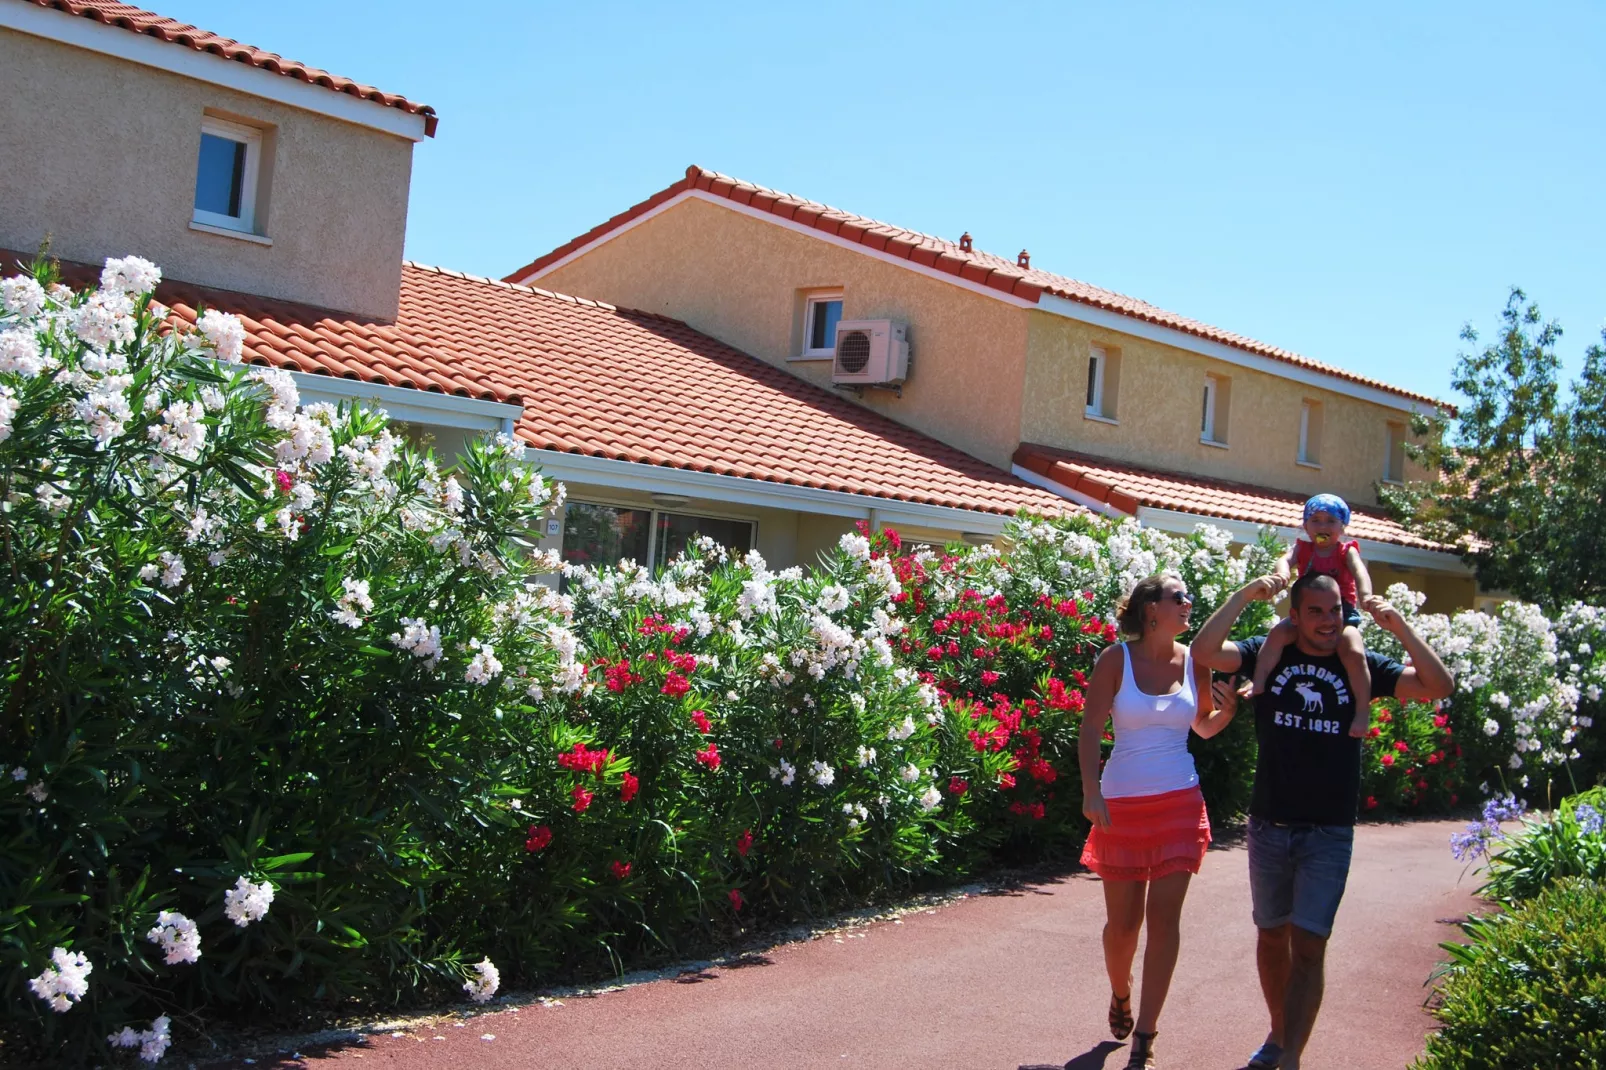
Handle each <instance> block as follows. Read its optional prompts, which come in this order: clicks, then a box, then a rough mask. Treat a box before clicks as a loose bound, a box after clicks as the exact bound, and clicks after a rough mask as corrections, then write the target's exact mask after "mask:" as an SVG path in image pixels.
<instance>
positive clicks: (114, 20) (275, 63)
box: [23, 0, 438, 137]
mask: <svg viewBox="0 0 1606 1070" xmlns="http://www.w3.org/2000/svg"><path fill="white" fill-rule="evenodd" d="M23 2H24V3H30V4H34V5H35V6H37V7H45V8H54V9H55V10H57V11H64V12H66V13H67V14H69V15H80V16H82V17H84V18H86V19H94V20H95V21H96V22H103V23H105V24H106V25H108V26H121V27H122V28H123V29H125V30H129V31H131V32H133V33H138V34H144V35H145V36H147V37H154V38H156V39H157V40H159V41H167V42H170V43H172V44H176V45H183V46H184V47H186V48H193V49H194V50H195V51H197V52H210V53H212V54H213V55H216V56H222V57H223V58H224V59H232V60H235V61H236V62H239V63H245V64H249V65H250V66H252V67H260V68H262V69H263V70H265V71H272V72H273V73H274V74H282V75H284V76H285V77H287V78H295V79H298V80H300V81H303V82H308V83H310V84H312V85H321V86H323V87H324V88H326V89H331V90H333V91H335V92H336V93H347V94H350V95H351V96H354V97H361V98H362V99H363V100H371V101H374V102H375V103H376V104H383V105H385V106H386V107H388V108H399V109H401V110H402V111H405V112H409V113H411V114H413V115H420V116H422V117H423V119H424V134H425V136H427V137H434V136H435V126H436V123H437V122H438V118H437V116H436V115H435V109H434V108H431V107H430V106H428V105H427V104H418V103H415V102H414V101H411V100H408V99H407V98H406V97H402V96H397V95H396V94H395V93H386V92H383V91H381V90H378V89H375V88H374V87H373V86H371V85H363V84H361V83H360V82H354V81H352V80H351V79H350V78H342V77H340V76H339V75H336V74H330V73H329V72H328V71H324V70H319V69H318V68H317V67H309V66H307V65H306V64H305V63H297V62H296V61H295V60H293V59H285V58H284V57H283V56H280V55H276V54H275V53H272V52H266V51H263V50H262V49H260V48H257V47H256V46H254V45H246V44H241V43H240V42H239V41H235V40H233V39H231V38H228V37H223V36H221V35H219V34H215V33H212V32H211V31H209V30H202V29H199V28H198V27H195V26H191V25H189V24H188V23H184V22H179V21H178V20H177V19H170V18H167V17H166V16H163V15H158V14H156V13H155V12H154V11H146V10H145V9H144V8H139V7H135V6H133V5H132V4H122V3H117V2H115V0H23Z"/></svg>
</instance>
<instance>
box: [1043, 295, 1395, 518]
mask: <svg viewBox="0 0 1606 1070" xmlns="http://www.w3.org/2000/svg"><path fill="white" fill-rule="evenodd" d="M1026 315H1027V316H1028V317H1029V320H1030V329H1029V333H1028V338H1027V349H1026V373H1025V376H1024V384H1023V391H1022V394H1021V404H1020V414H1021V416H1020V428H1021V431H1020V434H1021V439H1022V440H1023V441H1026V442H1034V443H1039V444H1042V445H1045V446H1055V447H1058V448H1061V449H1068V450H1077V451H1080V452H1084V453H1090V454H1095V455H1097V456H1100V457H1108V458H1111V459H1113V460H1120V461H1127V462H1129V463H1132V464H1138V465H1146V466H1149V467H1152V468H1160V469H1164V470H1168V471H1175V472H1185V473H1188V474H1190V475H1202V476H1213V477H1215V478H1219V479H1230V480H1236V481H1239V482H1243V483H1252V484H1257V485H1259V486H1265V487H1274V488H1277V489H1281V490H1289V491H1294V492H1296V493H1300V494H1315V493H1318V492H1320V491H1332V492H1335V493H1338V494H1341V495H1343V496H1344V497H1345V498H1347V499H1348V500H1350V501H1352V502H1359V503H1367V504H1372V503H1375V502H1376V501H1377V489H1376V483H1377V481H1378V480H1380V479H1381V478H1382V476H1383V465H1384V459H1385V453H1386V449H1387V442H1388V424H1389V422H1391V421H1393V422H1408V420H1409V416H1408V414H1406V413H1404V412H1401V411H1400V410H1396V409H1389V408H1386V407H1384V406H1382V405H1377V404H1375V403H1373V402H1369V401H1363V400H1361V399H1359V398H1354V397H1349V396H1346V395H1344V394H1339V393H1336V392H1333V391H1330V390H1319V389H1316V388H1313V387H1311V386H1309V385H1307V384H1304V383H1299V382H1295V381H1293V380H1291V379H1284V378H1281V377H1279V376H1274V375H1268V374H1266V373H1265V372H1259V371H1254V370H1251V369H1248V368H1242V367H1239V366H1237V365H1233V364H1228V363H1226V362H1225V361H1219V360H1214V359H1212V358H1210V357H1205V356H1201V355H1199V354H1196V353H1190V352H1188V351H1186V350H1183V349H1177V348H1175V347H1172V346H1168V345H1164V344H1162V343H1159V342H1152V341H1149V340H1147V339H1143V338H1137V337H1134V336H1132V335H1127V334H1122V333H1119V332H1116V331H1111V330H1106V329H1103V328H1100V327H1095V326H1092V325H1090V324H1086V323H1080V322H1078V321H1075V320H1070V319H1066V318H1065V317H1063V316H1058V315H1054V314H1052V313H1047V312H1039V311H1035V310H1032V311H1028V312H1027V313H1026ZM1093 346H1100V347H1103V348H1104V349H1106V350H1107V351H1109V352H1112V353H1118V354H1119V360H1120V384H1119V395H1118V399H1117V407H1116V413H1115V418H1116V421H1117V422H1116V423H1114V424H1112V423H1106V422H1103V421H1099V420H1094V419H1090V418H1088V417H1087V416H1086V415H1085V408H1086V401H1087V374H1088V356H1089V350H1090V348H1091V347H1093ZM1206 375H1216V376H1218V377H1223V378H1225V379H1226V380H1227V381H1228V382H1229V383H1230V398H1229V400H1228V408H1227V410H1226V412H1227V431H1226V437H1227V445H1226V448H1222V447H1221V446H1214V445H1206V444H1204V443H1202V442H1200V441H1199V437H1200V436H1199V430H1200V416H1201V410H1202V403H1203V393H1204V381H1205V377H1206ZM1306 399H1309V400H1312V401H1317V402H1320V403H1321V405H1322V416H1323V424H1324V427H1323V431H1322V436H1321V453H1320V460H1321V467H1320V468H1312V467H1308V466H1306V465H1302V464H1299V463H1298V461H1297V458H1298V449H1299V413H1300V405H1301V402H1302V401H1304V400H1306ZM1222 411H1223V410H1222V408H1221V405H1220V402H1218V407H1217V419H1218V424H1219V421H1220V419H1221V413H1222ZM1420 475H1421V473H1420V472H1419V471H1416V470H1415V466H1414V465H1410V464H1409V462H1408V466H1407V476H1408V477H1409V478H1419V477H1420Z"/></svg>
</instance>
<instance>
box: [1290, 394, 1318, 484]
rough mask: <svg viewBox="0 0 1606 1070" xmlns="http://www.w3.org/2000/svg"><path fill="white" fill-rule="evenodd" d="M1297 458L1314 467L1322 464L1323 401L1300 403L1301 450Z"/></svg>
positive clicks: (1300, 461) (1302, 462) (1301, 462)
mask: <svg viewBox="0 0 1606 1070" xmlns="http://www.w3.org/2000/svg"><path fill="white" fill-rule="evenodd" d="M1294 459H1295V460H1297V461H1298V462H1299V463H1300V464H1303V465H1309V466H1310V467H1312V468H1320V467H1321V466H1322V403H1321V402H1319V401H1309V400H1307V401H1302V402H1300V403H1299V452H1298V454H1296V455H1295V458H1294Z"/></svg>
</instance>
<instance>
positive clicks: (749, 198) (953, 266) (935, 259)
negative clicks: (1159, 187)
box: [507, 164, 1451, 409]
mask: <svg viewBox="0 0 1606 1070" xmlns="http://www.w3.org/2000/svg"><path fill="white" fill-rule="evenodd" d="M690 190H703V191H705V192H707V193H710V194H713V195H714V196H718V197H726V198H728V199H730V200H732V201H735V202H736V203H737V204H744V205H748V206H750V207H752V208H756V209H759V210H761V211H766V212H770V213H772V214H774V215H777V216H780V217H781V218H782V219H789V220H792V221H793V222H796V223H802V224H805V225H807V226H810V227H812V228H814V229H815V230H819V231H823V232H825V233H827V234H834V235H836V236H837V237H839V238H845V239H847V240H849V241H854V242H858V243H859V244H861V245H867V246H869V247H870V248H872V249H875V250H877V251H879V252H884V253H889V254H891V255H893V256H897V257H901V258H903V259H906V260H909V261H911V262H913V263H916V264H921V265H923V266H925V267H928V268H934V269H936V270H938V271H946V272H948V273H950V274H953V275H958V276H960V277H961V278H965V279H968V280H970V281H971V282H974V283H977V284H979V285H982V286H986V287H989V288H991V289H994V290H998V291H999V292H1000V293H1005V294H1010V295H1013V296H1015V297H1019V298H1023V299H1025V300H1027V301H1031V302H1033V303H1036V302H1038V301H1039V300H1040V299H1041V298H1042V295H1043V294H1045V293H1048V294H1053V295H1054V296H1056V297H1063V298H1065V299H1066V300H1069V301H1076V302H1079V303H1081V304H1085V305H1090V306H1093V307H1095V308H1101V309H1105V310H1107V311H1110V312H1115V313H1118V314H1120V315H1123V316H1130V317H1132V318H1133V319H1139V320H1144V321H1146V322H1148V323H1153V324H1156V325H1158V326H1161V327H1169V328H1172V329H1173V330H1178V331H1182V332H1184V333H1185V334H1191V335H1194V336H1196V337H1198V338H1205V339H1208V340H1210V341H1213V342H1219V343H1221V344H1222V345H1227V346H1231V347H1233V348H1234V349H1241V350H1243V351H1244V352H1247V353H1254V354H1257V355H1259V356H1263V357H1270V358H1271V359H1273V360H1278V361H1282V362H1284V363H1286V364H1292V365H1296V366H1298V367H1301V368H1308V369H1310V370H1311V371H1316V372H1321V373H1322V374H1324V375H1331V376H1335V377H1336V378H1339V379H1344V380H1346V381H1348V382H1352V383H1359V384H1361V385H1363V386H1369V387H1373V388H1374V389H1377V390H1383V391H1387V392H1388V393H1390V394H1394V395H1396V396H1397V397H1402V398H1407V399H1409V400H1411V401H1418V402H1422V403H1424V404H1428V405H1435V406H1439V407H1442V408H1446V409H1449V408H1451V406H1449V405H1448V404H1447V403H1446V402H1443V401H1439V400H1438V399H1437V398H1432V397H1429V396H1428V395H1426V394H1418V393H1415V392H1414V391H1410V390H1405V389H1403V388H1401V387H1397V386H1391V385H1389V384H1388V383H1385V382H1381V381H1380V380H1377V379H1372V378H1368V377H1367V376H1364V375H1357V374H1356V373H1354V372H1351V371H1346V370H1344V369H1343V368H1339V367H1336V366H1334V365H1331V364H1325V363H1323V362H1321V361H1317V360H1312V359H1311V358H1309V357H1304V356H1301V355H1299V354H1298V353H1295V352H1292V351H1290V350H1287V349H1282V348H1280V347H1278V346H1273V345H1268V344H1267V343H1265V342H1257V341H1255V340H1254V339H1253V338H1246V337H1244V336H1243V335H1241V334H1234V333H1233V332H1231V331H1225V330H1222V329H1221V328H1219V327H1212V326H1210V325H1209V324H1207V323H1200V322H1199V321H1198V320H1194V319H1189V318H1187V317H1186V316H1179V315H1177V314H1176V313H1174V312H1167V311H1165V310H1164V309H1161V308H1156V307H1155V306H1154V305H1151V304H1149V303H1148V302H1147V301H1140V300H1138V299H1137V298H1135V297H1126V296H1124V295H1122V294H1118V293H1114V292H1113V291H1110V290H1104V289H1100V288H1099V287H1097V286H1090V285H1088V284H1087V283H1085V282H1079V281H1077V280H1076V279H1071V278H1067V277H1065V276H1064V275H1054V274H1051V273H1049V272H1047V271H1039V270H1038V269H1037V268H1033V267H1026V266H1021V265H1020V264H1018V263H1017V262H1016V261H1014V260H1007V259H1005V258H1004V257H1001V256H994V255H993V254H992V253H986V252H982V251H980V250H978V249H975V248H974V247H973V246H972V247H971V248H969V249H966V248H964V247H963V246H962V245H961V243H960V242H953V241H949V240H948V239H946V238H935V237H932V236H931V235H929V234H921V233H919V232H917V231H912V230H904V229H903V228H902V227H896V226H893V225H891V224H890V223H882V222H879V221H878V220H874V219H867V218H865V217H864V216H859V215H854V214H853V213H851V212H844V211H842V210H840V209H837V208H832V207H830V206H829V205H824V204H819V203H817V202H815V201H810V200H805V199H804V198H802V197H796V196H793V195H792V194H790V193H781V192H779V191H777V190H772V189H765V188H764V187H763V186H755V185H753V184H752V183H750V182H743V181H741V180H740V179H736V178H731V177H729V176H728V175H722V174H719V173H718V172H716V171H710V170H707V169H706V168H702V167H698V166H696V165H695V164H693V165H692V166H691V167H688V168H687V169H686V175H685V177H684V178H682V179H681V180H680V181H678V182H676V183H675V184H674V185H672V186H670V187H668V188H667V189H663V190H660V191H659V192H657V193H655V194H653V195H652V196H651V197H648V198H647V199H646V200H644V201H642V202H641V203H640V204H637V205H634V206H632V207H630V208H628V209H626V210H625V211H623V212H620V213H619V214H618V215H616V216H614V217H613V218H612V219H609V220H608V221H607V222H605V223H602V224H600V225H598V226H595V227H592V228H591V229H590V230H588V231H586V232H585V233H584V234H582V235H580V236H579V237H577V238H575V239H573V240H572V241H568V242H565V243H564V244H563V245H560V246H558V247H557V248H556V249H554V250H552V251H551V252H549V253H547V254H545V255H544V256H541V257H538V258H537V259H535V260H533V261H531V262H530V263H528V264H526V265H525V266H524V267H522V268H519V269H518V270H517V271H515V272H513V273H512V274H510V275H508V276H507V278H508V279H509V280H517V279H523V278H527V277H528V276H529V275H530V274H531V273H532V272H537V271H540V270H541V269H542V268H544V267H547V266H548V265H550V264H553V263H556V262H557V261H559V260H561V259H563V258H564V257H565V256H568V255H569V254H570V253H572V252H574V251H576V250H577V249H581V248H583V247H585V246H586V245H589V244H590V243H591V242H593V241H595V240H596V239H598V238H600V237H602V236H603V235H605V234H607V233H609V232H610V231H613V230H615V229H617V228H618V227H620V226H623V225H624V224H626V223H628V222H630V221H631V220H632V219H635V218H636V217H638V216H640V215H642V214H643V213H646V212H649V211H651V210H652V209H654V208H656V207H658V206H659V205H660V204H663V203H664V202H665V201H668V200H670V199H672V198H674V197H677V196H679V195H680V194H682V193H686V192H688V191H690ZM1028 263H1029V260H1028Z"/></svg>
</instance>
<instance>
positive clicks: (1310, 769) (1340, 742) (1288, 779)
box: [1238, 637, 1403, 825]
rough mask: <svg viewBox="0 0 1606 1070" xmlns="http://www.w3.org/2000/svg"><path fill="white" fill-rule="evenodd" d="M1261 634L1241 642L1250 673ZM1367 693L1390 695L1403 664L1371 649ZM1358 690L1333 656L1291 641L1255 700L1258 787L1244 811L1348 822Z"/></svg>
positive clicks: (1354, 788) (1351, 820) (1353, 796)
mask: <svg viewBox="0 0 1606 1070" xmlns="http://www.w3.org/2000/svg"><path fill="white" fill-rule="evenodd" d="M1264 642H1265V640H1264V639H1263V638H1258V637H1257V638H1255V639H1251V640H1248V641H1247V642H1243V643H1239V644H1238V650H1239V653H1240V654H1242V655H1243V666H1242V667H1241V668H1240V670H1239V671H1240V672H1242V673H1246V674H1247V673H1252V672H1254V667H1255V664H1254V663H1255V658H1256V657H1257V656H1258V655H1259V653H1260V647H1261V644H1262V643H1264ZM1366 658H1367V663H1368V666H1369V667H1370V668H1371V670H1372V695H1373V697H1375V698H1388V697H1390V696H1392V695H1393V694H1394V684H1395V682H1396V681H1398V680H1399V677H1400V673H1401V672H1402V671H1403V666H1401V665H1400V663H1399V662H1397V661H1394V660H1392V659H1390V658H1385V657H1383V656H1382V655H1381V654H1371V653H1368V654H1367V656H1366ZM1354 713H1355V695H1354V692H1353V691H1352V690H1351V688H1350V682H1349V676H1348V674H1347V673H1346V672H1345V671H1344V664H1343V662H1341V661H1340V660H1339V659H1338V655H1336V654H1329V655H1325V656H1321V655H1313V654H1306V653H1304V652H1302V651H1301V650H1300V649H1299V647H1298V645H1297V644H1294V643H1290V644H1289V645H1288V646H1287V647H1286V648H1285V649H1284V651H1283V656H1282V659H1281V660H1280V661H1279V662H1278V663H1277V667H1276V668H1275V669H1274V670H1272V673H1271V676H1270V678H1269V679H1268V680H1267V682H1266V691H1265V692H1264V693H1263V694H1261V695H1259V696H1258V697H1257V698H1256V699H1255V738H1256V740H1257V742H1258V743H1259V747H1260V754H1259V757H1258V758H1257V760H1256V762H1255V788H1254V794H1253V795H1252V797H1251V799H1250V803H1249V812H1250V813H1251V814H1252V815H1254V816H1255V817H1259V818H1263V819H1265V820H1267V821H1277V822H1281V823H1284V824H1296V825H1353V824H1355V811H1356V807H1357V805H1358V804H1359V802H1360V790H1361V741H1360V740H1358V739H1353V738H1351V736H1350V734H1349V725H1350V720H1351V719H1352V717H1353V716H1354Z"/></svg>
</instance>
